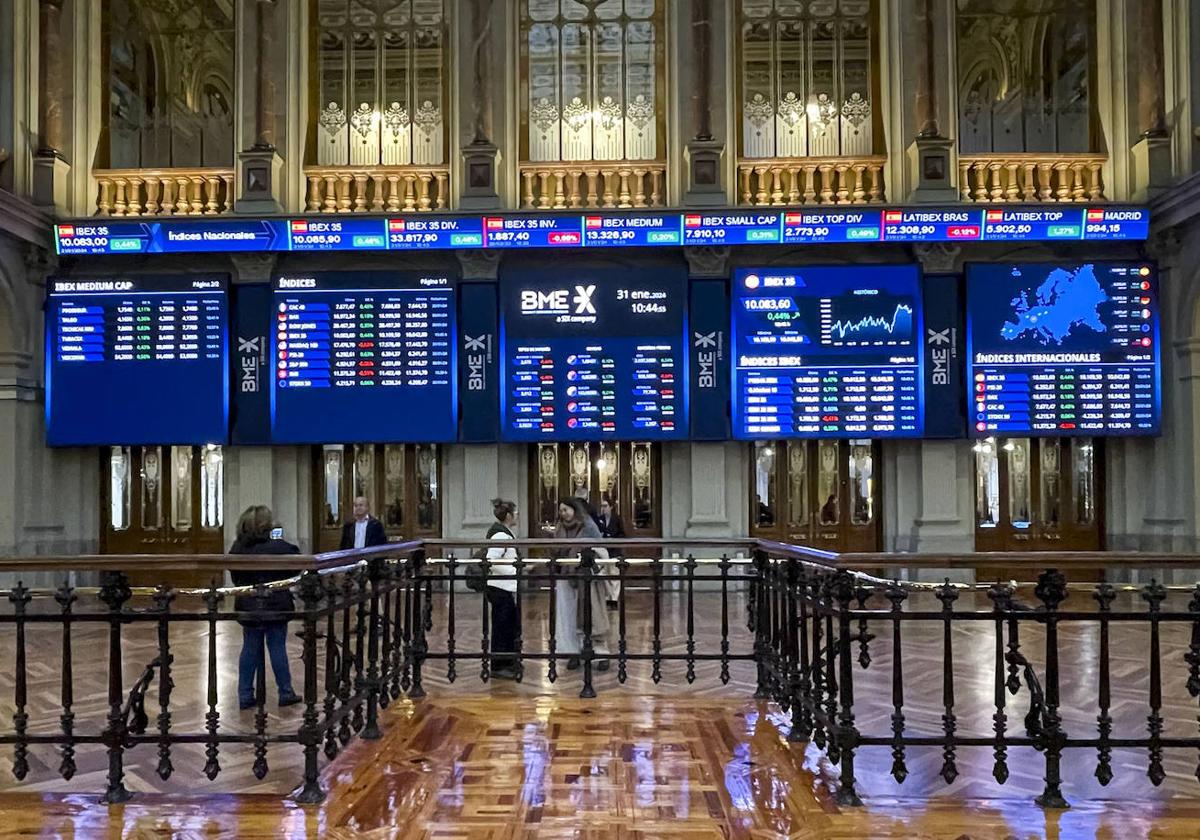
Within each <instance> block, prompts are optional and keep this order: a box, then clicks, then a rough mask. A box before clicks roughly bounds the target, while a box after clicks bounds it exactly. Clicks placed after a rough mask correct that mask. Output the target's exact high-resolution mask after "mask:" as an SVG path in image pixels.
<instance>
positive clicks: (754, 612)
mask: <svg viewBox="0 0 1200 840" xmlns="http://www.w3.org/2000/svg"><path fill="white" fill-rule="evenodd" d="M769 568H770V561H769V560H768V559H767V553H766V552H765V551H763V550H762V549H761V548H756V549H755V550H754V581H753V584H752V586H751V592H752V593H754V597H753V598H751V601H750V608H751V621H752V622H753V625H754V628H753V629H754V662H755V666H756V669H757V674H758V679H757V685H756V687H755V691H754V699H755V700H766V699H767V698H768V697H769V696H770V688H769V677H768V674H767V670H768V664H767V663H768V661H769V660H770V657H771V641H770V633H771V626H770V623H769V622H770V620H771V617H770V615H768V610H767V608H766V607H767V599H768V594H767V574H768V572H769Z"/></svg>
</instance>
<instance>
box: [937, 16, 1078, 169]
mask: <svg viewBox="0 0 1200 840" xmlns="http://www.w3.org/2000/svg"><path fill="white" fill-rule="evenodd" d="M1095 23H1096V19H1095V4H1094V2H1092V0H1016V1H1015V2H1009V3H1003V4H1000V3H996V2H995V0H958V16H957V20H956V24H955V27H956V35H957V39H958V118H959V119H958V122H959V126H958V132H959V146H960V148H961V150H962V151H963V152H967V153H988V152H1088V151H1092V148H1091V145H1092V144H1091V126H1092V78H1091V76H1092V69H1091V67H1092V43H1093V40H1094V39H1093V35H1094V32H1095Z"/></svg>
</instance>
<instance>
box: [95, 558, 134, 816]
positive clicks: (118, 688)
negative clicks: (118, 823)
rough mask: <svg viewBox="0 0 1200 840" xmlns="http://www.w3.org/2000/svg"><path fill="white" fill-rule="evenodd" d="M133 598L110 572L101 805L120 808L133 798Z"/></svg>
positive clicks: (105, 590) (103, 595)
mask: <svg viewBox="0 0 1200 840" xmlns="http://www.w3.org/2000/svg"><path fill="white" fill-rule="evenodd" d="M132 596H133V593H132V591H130V589H129V582H128V580H126V578H125V574H124V573H123V572H106V573H104V577H103V579H102V583H101V586H100V600H101V601H102V602H103V603H104V605H105V606H106V607H108V725H107V726H106V727H105V728H104V735H103V738H102V740H103V742H104V746H105V747H106V748H107V750H108V787H107V788H106V789H105V791H104V796H103V797H102V798H101V800H100V801H101V802H103V803H105V804H106V805H116V804H118V803H121V802H128V801H129V800H130V798H131V797H132V794H131V793H130V792H129V791H128V790H126V789H125V782H124V778H125V765H124V757H125V742H126V739H127V738H128V737H129V728H128V725H127V722H126V717H125V714H124V712H123V711H122V708H121V707H122V705H123V704H124V702H125V688H124V679H123V671H124V660H123V658H122V646H121V625H122V624H123V623H124V617H123V616H122V612H123V611H124V609H125V603H126V602H127V601H128V600H129V599H130V598H131V597H132Z"/></svg>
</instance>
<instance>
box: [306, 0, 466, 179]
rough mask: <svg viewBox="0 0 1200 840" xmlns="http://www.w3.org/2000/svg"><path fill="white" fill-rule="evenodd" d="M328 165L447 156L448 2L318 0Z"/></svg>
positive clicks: (320, 147)
mask: <svg viewBox="0 0 1200 840" xmlns="http://www.w3.org/2000/svg"><path fill="white" fill-rule="evenodd" d="M316 5H317V26H318V29H319V31H318V36H317V37H318V56H317V60H316V62H315V64H316V68H317V73H318V76H319V79H318V84H319V90H320V97H321V98H320V109H319V111H318V114H317V135H318V141H317V163H318V164H319V165H321V166H347V165H350V166H377V165H379V164H383V165H386V166H404V165H407V164H419V165H430V166H437V165H441V164H444V163H445V162H446V157H447V152H446V142H447V132H446V116H445V115H446V82H447V80H446V67H447V44H448V42H449V38H448V30H447V20H446V10H445V4H444V2H443V0H317V2H316Z"/></svg>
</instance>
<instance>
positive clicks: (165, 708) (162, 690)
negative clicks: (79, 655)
mask: <svg viewBox="0 0 1200 840" xmlns="http://www.w3.org/2000/svg"><path fill="white" fill-rule="evenodd" d="M174 600H175V590H173V589H172V588H171V587H169V586H167V585H166V584H162V585H160V586H159V587H158V590H157V591H156V592H155V593H154V609H155V610H157V611H158V660H159V662H161V663H162V664H161V666H160V667H159V670H158V721H157V723H158V737H159V740H158V767H157V768H155V772H156V773H158V777H159V778H160V779H162V780H163V781H164V782H165V781H166V780H167V779H169V778H171V774H172V773H173V772H174V771H175V768H174V766H172V764H171V691H172V689H174V688H175V682H174V680H173V679H172V678H171V665H172V661H173V657H172V655H171V636H170V628H171V602H172V601H174Z"/></svg>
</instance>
